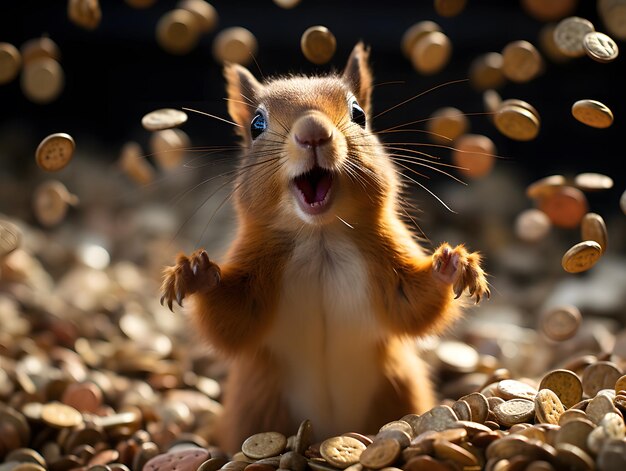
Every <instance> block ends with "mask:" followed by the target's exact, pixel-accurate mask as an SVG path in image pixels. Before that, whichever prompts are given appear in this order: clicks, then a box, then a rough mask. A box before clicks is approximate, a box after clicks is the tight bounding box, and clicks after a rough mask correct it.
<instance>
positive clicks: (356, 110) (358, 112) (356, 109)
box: [350, 98, 366, 128]
mask: <svg viewBox="0 0 626 471" xmlns="http://www.w3.org/2000/svg"><path fill="white" fill-rule="evenodd" d="M350 115H351V118H352V121H353V122H354V123H356V124H358V125H359V126H361V127H362V128H365V122H366V117H365V111H363V108H361V107H360V106H359V104H358V103H357V102H356V99H354V98H353V99H352V103H351V105H350Z"/></svg>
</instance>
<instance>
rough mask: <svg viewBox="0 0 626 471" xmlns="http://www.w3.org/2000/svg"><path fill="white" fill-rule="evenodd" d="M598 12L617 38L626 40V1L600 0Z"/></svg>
mask: <svg viewBox="0 0 626 471" xmlns="http://www.w3.org/2000/svg"><path fill="white" fill-rule="evenodd" d="M597 5H598V13H599V14H600V18H601V19H602V23H603V24H604V26H606V29H607V31H608V32H609V33H610V34H611V35H612V36H615V37H616V38H617V39H619V40H621V41H624V40H626V2H624V1H622V0H600V1H598V2H597Z"/></svg>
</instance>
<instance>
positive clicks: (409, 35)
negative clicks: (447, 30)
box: [401, 20, 441, 59]
mask: <svg viewBox="0 0 626 471" xmlns="http://www.w3.org/2000/svg"><path fill="white" fill-rule="evenodd" d="M433 31H441V27H440V26H439V25H438V24H437V23H435V22H434V21H428V20H425V21H420V22H419V23H415V24H414V25H413V26H411V27H410V28H409V29H407V30H406V31H405V32H404V34H403V35H402V43H401V46H402V53H403V54H404V56H405V57H406V58H407V59H411V53H412V52H413V47H414V46H415V44H416V43H417V41H419V40H420V39H421V38H422V37H423V36H425V35H426V34H428V33H432V32H433Z"/></svg>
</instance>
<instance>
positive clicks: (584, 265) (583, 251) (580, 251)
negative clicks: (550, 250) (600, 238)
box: [561, 240, 602, 273]
mask: <svg viewBox="0 0 626 471" xmlns="http://www.w3.org/2000/svg"><path fill="white" fill-rule="evenodd" d="M601 255H602V247H600V244H598V243H597V242H594V241H590V240H586V241H583V242H580V243H578V244H576V245H574V246H573V247H572V248H570V249H569V250H568V251H567V252H565V254H564V255H563V258H562V260H561V265H562V266H563V269H564V270H565V271H566V272H568V273H580V272H583V271H587V270H589V269H590V268H591V267H593V266H594V265H595V264H596V262H597V261H598V260H599V259H600V256H601Z"/></svg>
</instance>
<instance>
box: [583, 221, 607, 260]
mask: <svg viewBox="0 0 626 471" xmlns="http://www.w3.org/2000/svg"><path fill="white" fill-rule="evenodd" d="M580 234H581V238H582V240H593V241H595V242H597V243H598V244H600V247H601V248H602V253H604V252H605V251H606V246H607V244H608V238H609V236H608V232H607V230H606V224H605V223H604V219H602V216H600V215H599V214H596V213H587V214H585V216H584V217H583V220H582V221H581V223H580Z"/></svg>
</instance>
